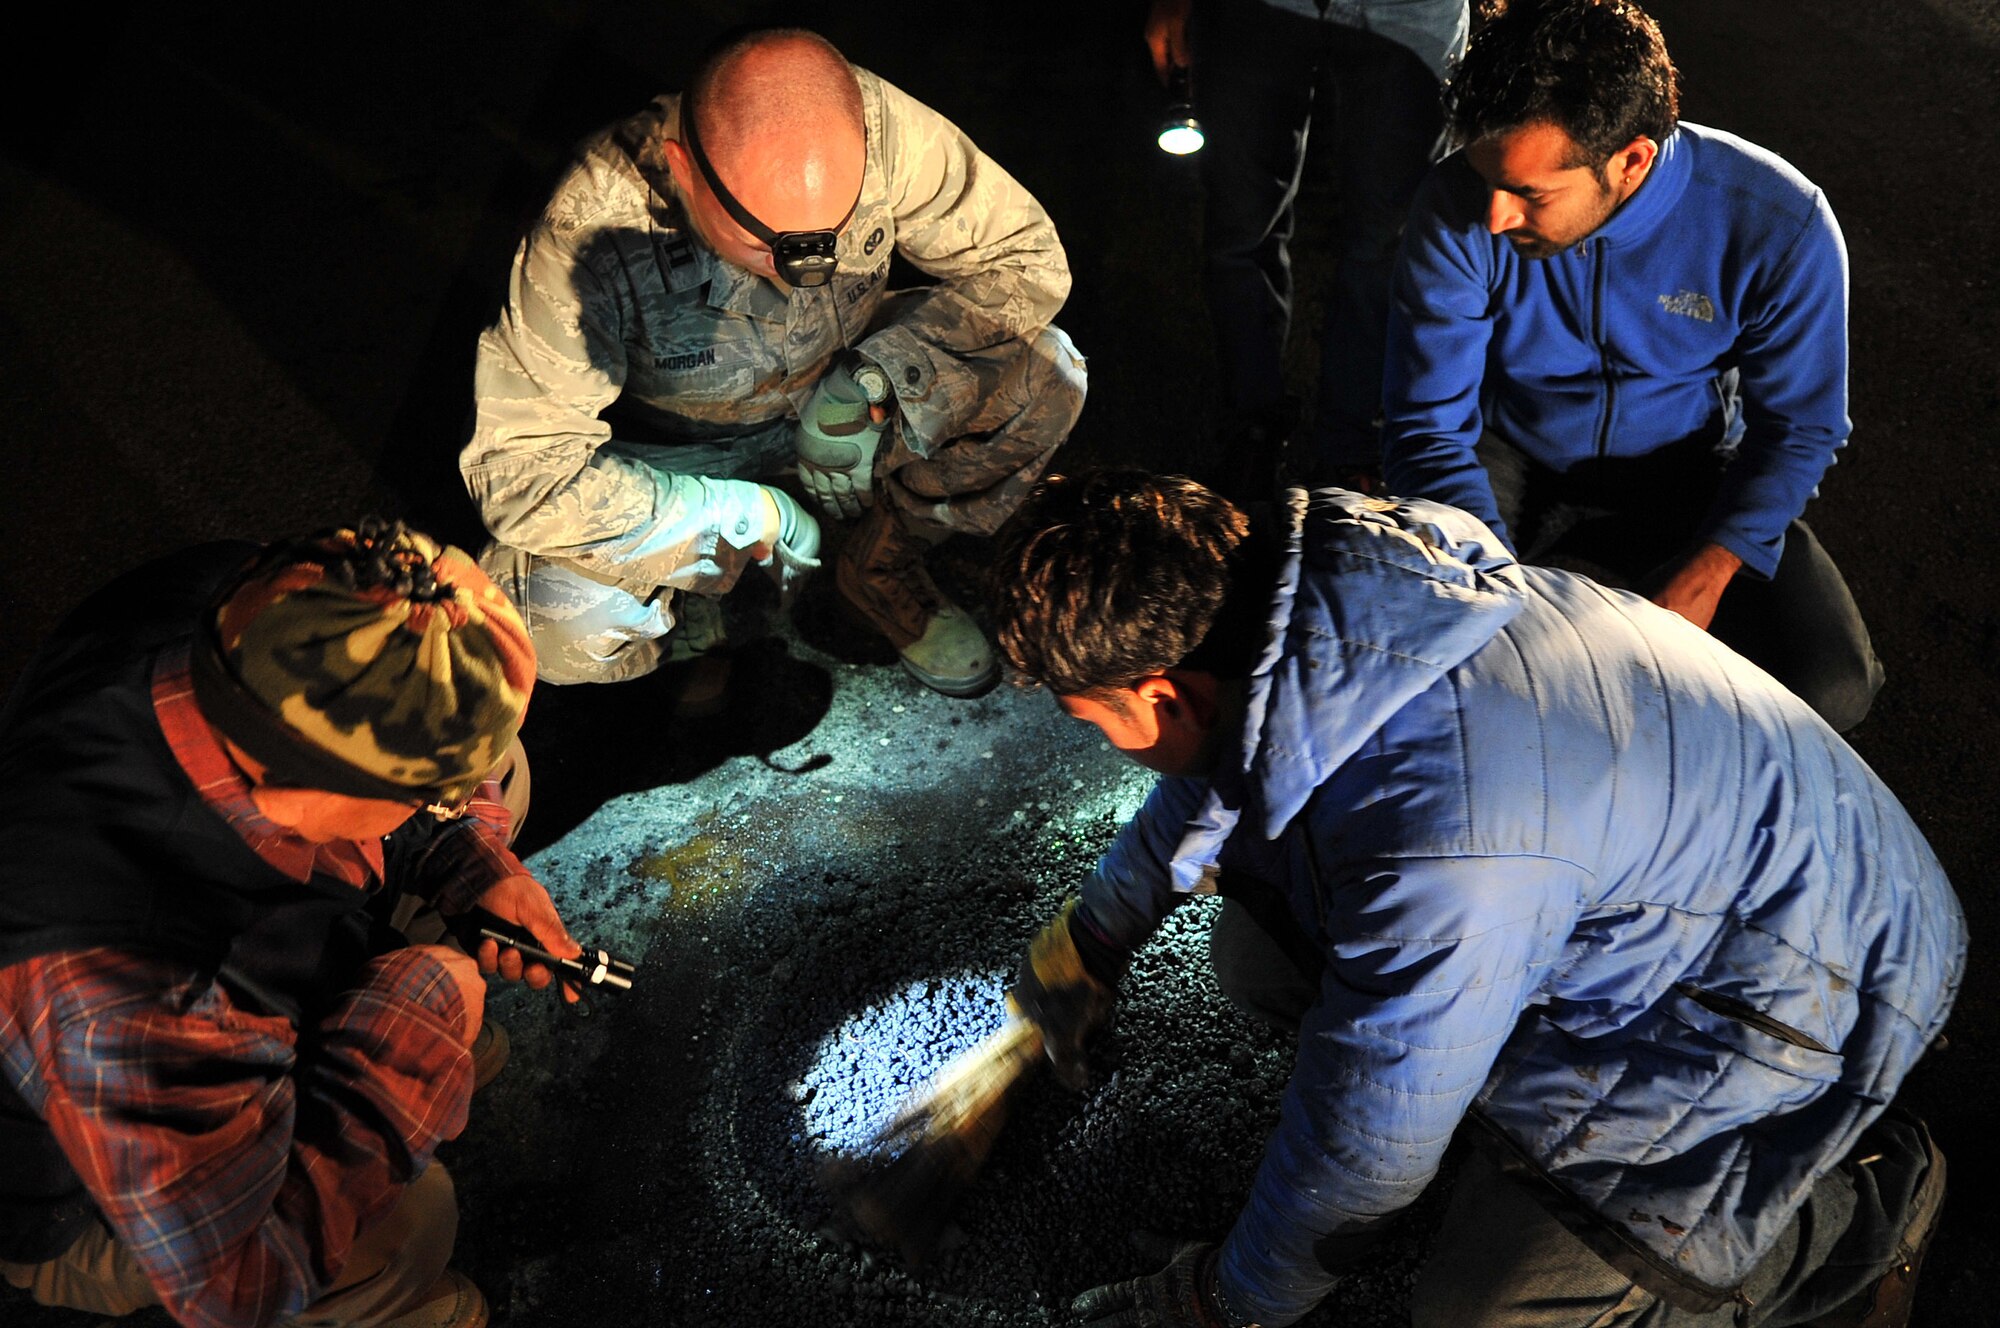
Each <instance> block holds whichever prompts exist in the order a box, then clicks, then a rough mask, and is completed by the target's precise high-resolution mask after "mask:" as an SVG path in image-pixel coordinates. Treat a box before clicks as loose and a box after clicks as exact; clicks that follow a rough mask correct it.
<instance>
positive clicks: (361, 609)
mask: <svg viewBox="0 0 2000 1328" xmlns="http://www.w3.org/2000/svg"><path fill="white" fill-rule="evenodd" d="M203 627H204V630H202V631H199V632H197V634H196V639H195V643H194V650H193V652H192V655H191V660H192V666H193V675H194V686H195V698H196V700H197V702H198V703H199V704H200V706H201V709H202V713H203V714H204V715H206V716H207V718H208V720H209V722H210V723H212V724H214V725H215V726H216V728H217V729H219V730H220V731H221V732H222V733H223V734H224V735H225V736H227V737H228V738H229V739H230V741H232V742H234V743H235V744H236V745H237V746H239V747H241V748H242V749H243V750H244V751H245V752H247V753H249V754H250V755H251V756H252V757H254V758H255V759H256V760H257V761H259V762H261V763H262V764H263V765H264V766H265V767H266V778H267V779H268V780H269V781H270V782H272V783H275V784H286V785H292V786H295V787H300V788H315V789H323V790H325V791H327V792H330V793H343V794H347V795H349V796H351V797H358V798H381V799H388V800H392V801H400V802H416V801H419V800H421V801H425V802H443V803H456V802H459V801H462V800H463V799H465V798H466V797H469V796H470V795H471V794H472V793H473V792H474V791H475V790H476V789H477V788H478V787H479V785H480V782H481V781H482V780H484V779H485V777H486V775H487V772H488V771H490V770H491V769H492V768H493V766H494V764H495V763H496V762H498V761H499V759H500V757H501V756H502V755H503V754H505V752H506V751H507V748H508V746H509V745H510V744H511V743H512V742H513V741H514V735H515V734H516V733H517V732H518V731H519V730H520V727H521V716H522V714H523V713H524V712H525V711H526V710H527V706H528V693H529V691H530V690H531V689H532V688H533V686H534V681H535V651H534V646H533V645H532V644H531V643H530V642H529V639H528V629H527V628H526V626H525V625H523V623H522V622H521V617H520V615H519V614H518V613H516V612H515V610H514V606H513V605H512V604H510V603H508V601H507V598H506V596H504V595H502V594H501V593H500V591H499V589H498V588H497V587H496V586H494V584H493V583H492V582H491V581H489V580H487V578H486V574H485V573H483V572H481V571H480V570H479V566H478V564H477V563H475V562H473V560H472V559H471V558H469V557H467V556H466V554H465V553H464V552H463V551H462V550H459V549H456V548H452V547H450V546H448V545H440V544H438V543H437V542H436V541H434V540H432V539H430V538H429V537H428V536H425V535H421V534H418V533H417V532H416V531H413V530H408V529H405V528H404V526H403V525H402V523H401V522H383V521H377V520H373V519H370V520H366V521H363V522H362V523H361V524H360V526H359V528H358V529H355V530H332V531H326V532H323V533H321V534H317V535H312V536H308V537H306V538H305V539H301V540H294V541H288V542H286V543H283V544H278V545H273V546H272V547H270V548H268V549H266V550H265V551H264V553H263V555H262V556H261V557H259V558H258V560H257V561H256V562H255V563H253V564H252V565H251V567H250V568H249V570H248V571H247V572H245V573H244V575H243V576H241V577H240V578H238V579H237V580H236V581H235V582H234V583H233V584H232V585H231V587H230V588H229V589H228V590H227V591H226V592H225V593H224V595H223V596H222V598H221V599H220V600H219V601H218V602H217V603H216V606H215V609H214V612H213V614H212V616H211V617H210V618H209V619H208V621H207V622H205V623H204V624H203Z"/></svg>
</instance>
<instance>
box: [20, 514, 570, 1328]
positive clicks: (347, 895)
mask: <svg viewBox="0 0 2000 1328" xmlns="http://www.w3.org/2000/svg"><path fill="white" fill-rule="evenodd" d="M534 676H535V657H534V650H533V648H532V646H531V645H530V643H529V639H528V633H527V630H526V629H525V627H524V626H523V625H522V623H521V620H520V617H519V615H518V614H517V613H516V612H515V611H514V609H513V607H512V606H511V605H510V604H509V603H508V601H507V599H506V597H505V596H503V595H502V594H501V593H500V591H499V590H498V589H496V588H495V587H494V585H493V584H492V582H491V581H489V580H488V579H487V578H486V576H485V575H484V574H483V573H482V572H481V571H480V570H479V568H478V566H477V564H476V563H474V562H473V561H472V560H471V559H470V558H468V557H467V556H466V555H465V554H464V553H462V552H460V551H459V550H457V549H455V548H450V547H446V546H441V545H439V544H437V543H436V542H434V541H432V540H430V539H428V538H427V537H425V536H423V535H420V534H417V533H415V532H413V531H409V530H406V529H404V528H403V527H402V526H401V525H400V524H393V523H383V522H379V521H367V522H363V523H361V524H360V525H359V526H358V527H356V528H353V529H341V530H333V531H327V532H323V533H321V534H318V535H314V536H310V537H307V538H304V539H299V540H292V541H287V542H283V543H280V544H275V545H272V546H269V547H266V548H263V549H258V548H256V547H255V546H252V545H246V544H240V543H237V544H211V545H204V546H201V547H199V548H195V549H191V550H188V551H186V552H184V553H181V554H178V555H174V556H172V557H169V558H166V559H163V560H161V561H159V562H156V563H153V564H151V565H149V566H147V567H144V568H141V569H139V570H138V571H136V572H133V573H131V574H129V575H127V576H126V577H124V578H121V579H120V580H118V581H116V582H114V583H113V584H112V585H111V586H109V587H107V588H106V589H104V590H103V591H100V592H99V593H98V594H97V595H96V596H94V597H93V598H92V599H90V600H88V601H86V602H85V603H84V604H83V605H82V606H81V607H79V608H78V609H77V610H76V611H75V612H74V613H72V614H71V615H70V617H69V618H68V619H67V620H66V621H65V622H64V623H63V625H62V626H61V627H59V628H58V629H57V631H56V633H55V634H54V636H53V637H52V638H51V639H50V640H49V641H48V642H47V643H45V645H44V646H43V648H42V650H41V652H40V653H39V654H38V656H37V657H36V658H35V660H34V661H33V662H32V663H31V664H30V665H29V667H28V669H27V672H26V674H25V675H24V677H23V678H22V680H21V681H20V683H19V684H18V685H17V686H16V688H15V689H14V692H13V694H12V695H11V696H10V697H9V699H8V702H7V705H6V707H5V709H4V710H0V1275H4V1276H5V1277H6V1278H7V1279H8V1280H9V1281H10V1282H12V1283H13V1284H14V1285H15V1286H17V1287H21V1288H24V1289H27V1290H29V1291H30V1292H31V1293H32V1294H33V1295H34V1296H35V1298H36V1299H37V1300H40V1301H41V1302H43V1303H44V1304H51V1305H66V1306H70V1307H73V1308H77V1309H84V1310H88V1311H91V1312H93V1313H96V1314H111V1315H116V1314H124V1313H128V1312H130V1311H132V1310H135V1309H137V1308H139V1307H141V1306H145V1305H152V1304H159V1305H163V1306H164V1307H165V1308H166V1309H167V1311H168V1312H169V1313H170V1314H172V1315H173V1316H174V1317H175V1319H177V1320H178V1321H180V1322H182V1323H186V1324H196V1325H215V1326H217V1328H253V1326H255V1325H264V1324H271V1323H278V1322H283V1321H287V1320H290V1319H293V1318H294V1317H296V1316H299V1315H301V1314H307V1313H308V1312H309V1315H310V1318H311V1319H312V1321H313V1322H315V1323H323V1324H371V1325H375V1324H386V1325H394V1328H419V1326H420V1325H421V1326H422V1328H447V1326H449V1328H476V1325H481V1324H484V1323H485V1322H486V1321H487V1312H486V1304H485V1300H484V1298H483V1297H482V1296H481V1295H480V1293H479V1290H478V1288H476V1287H475V1286H473V1285H472V1283H471V1282H470V1281H468V1280H466V1279H465V1278H464V1277H463V1275H461V1274H459V1273H457V1272H456V1271H454V1270H451V1269H449V1268H448V1267H447V1266H446V1264H447V1261H448V1259H449V1257H450V1254H451V1248H452V1242H453V1238H454V1236H455V1234H456V1229H457V1220H458V1218H457V1206H456V1201H455V1199H454V1196H453V1191H452V1186H451V1179H450V1177H449V1176H448V1175H446V1173H445V1171H444V1168H443V1167H442V1166H439V1165H438V1164H436V1163H435V1162H433V1161H432V1152H433V1150H434V1149H435V1148H436V1147H437V1145H438V1144H439V1143H440V1142H441V1141H443V1140H445V1139H449V1138H452V1137H454V1136H455V1135H457V1134H458V1132H459V1131H460V1130H461V1129H462V1128H463V1127H464V1125H465V1120H466V1112H467V1107H468V1104H469V1102H470V1099H471V1096H472V1092H473V1089H474V1087H475V1083H476V1082H484V1078H485V1077H489V1076H490V1074H491V1073H492V1072H495V1071H497V1069H498V1066H499V1063H500V1061H501V1060H502V1059H503V1058H504V1052H505V1046H504V1041H503V1040H501V1039H500V1038H498V1037H497V1036H496V1031H495V1030H491V1029H485V1028H484V1027H483V1021H482V1018H481V1015H482V1011H483V1008H484V1000H485V982H484V979H483V978H482V976H481V975H482V973H489V974H490V973H494V972H498V973H500V974H501V975H503V976H505V977H508V978H514V979H525V980H526V981H527V982H528V984H529V985H530V986H533V987H546V986H547V985H548V984H549V982H550V981H551V974H550V972H549V971H548V969H546V968H544V967H541V966H539V965H531V966H525V967H524V965H523V963H522V957H521V955H520V953H519V952H518V951H513V950H508V951H506V952H505V953H504V954H503V953H501V952H500V951H499V949H498V947H496V946H495V945H494V944H493V943H492V942H490V941H489V942H487V943H486V945H485V947H484V949H483V951H482V953H480V954H478V955H477V956H468V955H466V954H464V953H462V952H461V951H459V950H457V949H455V948H452V947H450V946H448V945H416V944H410V943H409V942H408V939H407V938H406V937H404V936H403V935H402V934H400V933H399V932H398V931H396V930H395V929H394V928H393V927H392V926H391V920H392V914H395V913H396V910H398V908H399V901H400V907H401V909H402V911H403V912H407V911H408V908H409V904H408V899H409V897H412V896H414V897H416V898H418V899H421V900H422V901H424V902H425V903H427V904H428V905H430V906H432V907H434V908H435V910H436V912H437V913H439V914H442V915H443V916H445V917H447V918H448V917H450V916H451V915H453V914H455V913H461V912H464V911H466V910H468V909H470V908H472V907H474V906H475V905H476V906H479V907H483V908H485V909H487V910H489V911H491V912H493V913H496V914H498V915H500V916H501V917H503V918H505V919H507V920H509V921H512V922H514V923H517V924H519V925H521V926H524V927H526V928H528V929H529V930H530V931H531V932H533V933H534V934H535V936H536V937H537V939H538V940H539V941H540V943H541V945H542V946H543V947H544V948H545V949H547V950H548V951H550V952H551V953H554V954H558V955H563V956H568V955H574V954H576V953H578V952H579V947H578V946H577V945H576V943H575V942H574V941H573V940H572V939H571V938H570V936H569V933H568V932H567V930H566V929H565V928H564V926H563V924H562V920H561V919H560V918H559V917H558V916H557V914H556V910H555V907H554V905H553V904H551V903H550V901H549V898H548V894H547V892H546V891H545V890H543V888H542V886H541V885H540V883H539V882H537V881H536V880H535V879H534V877H532V876H531V875H529V874H528V872H527V870H526V869H525V868H524V867H523V866H522V865H521V862H520V860H519V859H518V858H516V857H515V856H514V854H513V853H512V851H511V850H510V849H509V847H508V843H509V841H510V840H511V838H512V830H513V828H514V827H515V826H516V824H517V823H518V817H519V815H520V813H521V812H522V811H523V810H525V796H526V789H527V776H526V766H525V762H524V758H522V756H521V751H520V747H519V744H518V742H517V741H516V734H517V732H518V730H519V728H520V724H521V718H522V715H523V714H524V712H525V711H526V708H527V703H528V695H529V692H530V690H531V689H532V687H533V682H534ZM397 915H398V916H400V914H397Z"/></svg>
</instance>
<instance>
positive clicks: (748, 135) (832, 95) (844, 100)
mask: <svg viewBox="0 0 2000 1328" xmlns="http://www.w3.org/2000/svg"><path fill="white" fill-rule="evenodd" d="M681 107H682V114H683V115H689V114H691V115H692V116H693V117H694V125H695V129H696V131H697V132H698V134H699V135H700V138H701V145H702V148H703V150H704V152H705V153H706V155H707V157H708V161H709V164H710V165H711V166H713V167H714V169H715V173H716V177H717V178H718V179H720V180H721V181H722V183H723V185H724V186H725V187H726V188H727V189H728V190H729V192H730V193H732V194H734V195H735V196H736V197H737V199H738V200H739V201H740V202H741V203H742V204H743V206H744V207H746V208H747V209H749V211H750V212H751V213H752V214H753V215H754V216H756V218H757V219H758V220H759V221H761V222H763V223H764V224H765V225H767V226H769V227H771V228H772V229H773V230H778V231H785V230H811V229H818V228H826V227H831V226H835V225H837V224H839V222H840V220H841V218H842V217H843V216H844V215H845V214H846V212H847V209H848V207H849V205H850V204H851V203H853V201H854V197H855V195H856V194H857V193H858V192H859V191H860V188H861V174H862V169H863V166H864V164H865V162H866V158H867V150H868V149H867V135H866V131H865V130H864V129H863V126H862V117H861V89H860V87H859V86H858V85H857V84H856V83H855V81H854V71H853V70H852V69H850V68H849V67H848V64H847V61H846V60H845V59H844V58H842V56H841V54H840V52H839V51H837V50H835V49H834V47H833V44H832V43H831V42H829V41H827V40H826V38H824V37H821V36H820V35H818V34H817V33H812V32H807V31H804V30H803V29H799V28H777V29H769V30H766V31H761V32H752V33H748V34H746V35H744V36H742V37H738V38H736V39H735V40H734V41H731V42H728V43H726V44H725V45H723V46H720V47H718V48H717V49H716V50H715V51H713V52H712V53H710V55H709V56H708V58H706V59H705V60H703V61H702V63H701V67H700V68H699V69H697V70H696V71H695V75H694V78H693V79H692V80H691V81H690V82H689V84H688V87H687V91H686V92H685V93H684V94H683V97H682V101H681Z"/></svg>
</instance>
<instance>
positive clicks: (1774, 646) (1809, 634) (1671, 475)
mask: <svg viewBox="0 0 2000 1328" xmlns="http://www.w3.org/2000/svg"><path fill="white" fill-rule="evenodd" d="M1478 452H1479V460H1480V462H1481V464H1482V465H1484V466H1485V468H1486V475H1487V478H1488V480H1489V481H1490V482H1491V484H1492V486H1493V500H1494V502H1495V504H1496V505H1497V506H1498V507H1499V509H1500V519H1501V520H1502V521H1504V522H1506V523H1507V529H1508V532H1509V533H1510V534H1511V535H1512V536H1513V540H1514V548H1515V549H1516V550H1517V551H1518V552H1519V553H1520V555H1521V561H1522V562H1525V563H1534V564H1537V565H1539V566H1545V567H1562V568H1567V569H1568V570H1570V571H1576V572H1582V573H1583V574H1584V575H1586V576H1589V577H1590V578H1592V579H1593V580H1596V581H1600V582H1602V583H1604V584H1605V585H1609V586H1617V587H1620V588H1623V589H1635V590H1637V589H1644V588H1646V583H1647V582H1648V580H1649V579H1650V578H1651V577H1652V575H1653V574H1654V572H1655V571H1656V570H1657V569H1658V568H1659V567H1661V566H1662V565H1663V564H1665V563H1667V562H1669V561H1670V560H1673V559H1675V558H1678V557H1680V556H1683V555H1685V554H1686V553H1688V552H1689V543H1690V541H1691V540H1692V538H1693V535H1694V531H1695V529H1696V528H1697V527H1698V525H1699V524H1700V522H1701V520H1702V518H1703V517H1704V516H1705V515H1706V514H1707V512H1708V511H1709V509H1710V507H1711V506H1712V505H1713V503H1714V501H1715V496H1716V492H1717V487H1718V485H1719V483H1720V481H1721V478H1722V471H1723V466H1724V459H1723V457H1722V456H1721V455H1720V454H1719V453H1717V451H1716V450H1715V447H1714V445H1713V444H1712V443H1711V442H1708V441H1706V440H1699V439H1697V440H1691V441H1689V442H1686V443H1677V444H1675V445H1674V446H1672V447H1667V448H1662V449H1661V450H1659V451H1657V452H1653V453H1650V454H1648V455H1646V456H1643V457H1630V458H1617V457H1614V458H1608V459H1606V460H1602V461H1591V462H1585V463H1584V464H1582V465H1580V466H1577V467H1575V468H1574V469H1572V470H1570V471H1568V472H1566V473H1563V472H1557V471H1554V470H1551V469H1549V468H1548V467H1546V466H1544V465H1542V464H1540V463H1539V462H1537V461H1535V460H1534V459H1533V458H1531V457H1530V456H1528V454H1527V453H1525V452H1523V451H1521V450H1520V449H1519V448H1517V447H1515V446H1514V445H1513V444H1511V443H1509V442H1507V441H1506V440H1505V439H1503V438H1500V437H1498V436H1497V435H1495V434H1492V433H1488V434H1486V435H1485V436H1484V437H1482V438H1481V439H1480V440H1479V449H1478ZM1709 631H1710V632H1712V633H1713V634H1714V635H1715V637H1716V639H1717V640H1719V641H1722V642H1724V643H1726V644H1727V645H1728V646H1729V647H1730V648H1731V649H1733V650H1735V651H1736V653H1737V654H1739V655H1742V656H1743V657H1744V658H1746V659H1748V660H1749V661H1750V662H1751V663H1753V664H1756V665H1757V666H1758V667H1759V668H1761V669H1763V670H1764V671H1765V672H1766V673H1768V674H1770V675H1771V676H1772V677H1774V678H1776V679H1777V680H1778V681H1779V682H1781V683H1783V684H1784V685H1785V686H1786V687H1787V688H1789V689H1790V690H1791V692H1792V694H1793V695H1795V696H1797V697H1798V698H1799V699H1800V700H1802V701H1804V702H1805V703H1806V704H1807V705H1809V706H1811V707H1812V708H1813V709H1814V710H1815V711H1817V712H1819V715H1820V717H1821V718H1822V719H1824V720H1826V722H1827V723H1828V724H1830V725H1832V726H1833V728H1834V730H1835V731H1836V732H1839V733H1845V732H1847V731H1848V730H1849V729H1851V728H1853V727H1854V726H1855V725H1857V724H1859V723H1860V722H1861V720H1862V718H1863V717H1864V716H1865V715H1867V713H1868V707H1869V706H1870V705H1871V704H1872V703H1873V702H1874V700H1875V693H1876V692H1877V691H1879V690H1881V687H1882V661H1881V660H1879V659H1877V658H1876V657H1875V648H1874V645H1873V644H1872V643H1871V642H1870V640H1869V637H1868V625H1867V624H1866V623H1864V622H1863V621H1862V620H1861V610H1860V609H1859V608H1858V607H1857V606H1856V605H1855V603H1854V595H1853V593H1852V592H1850V591H1849V590H1848V588H1847V581H1846V579H1845V578H1844V577H1842V576H1841V574H1840V569H1839V568H1838V567H1836V566H1835V565H1834V562H1833V559H1832V558H1830V557H1828V556H1827V552H1826V550H1825V549H1824V548H1822V547H1821V546H1820V542H1819V540H1818V539H1817V538H1816V537H1815V536H1814V535H1813V533H1812V530H1811V529H1810V528H1809V527H1808V526H1807V525H1806V523H1805V522H1803V521H1794V522H1792V524H1791V527H1790V529H1789V530H1788V531H1787V532H1786V534H1785V551H1784V554H1783V555H1782V556H1781V557H1780V558H1779V560H1778V568H1777V571H1776V572H1775V573H1774V574H1773V575H1772V577H1771V579H1770V580H1768V581H1766V580H1764V579H1763V578H1761V577H1757V576H1752V575H1750V574H1748V573H1744V574H1741V575H1739V576H1737V578H1736V579H1735V580H1734V581H1732V582H1731V583H1730V585H1729V589H1728V590H1727V591H1726V592H1724V594H1723V596H1722V602H1721V605H1720V606H1719V607H1718V608H1717V610H1716V614H1715V621H1714V622H1712V623H1710V624H1709Z"/></svg>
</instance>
